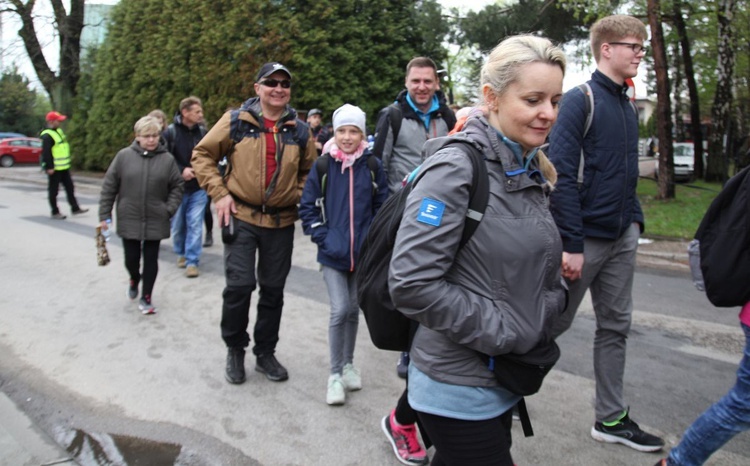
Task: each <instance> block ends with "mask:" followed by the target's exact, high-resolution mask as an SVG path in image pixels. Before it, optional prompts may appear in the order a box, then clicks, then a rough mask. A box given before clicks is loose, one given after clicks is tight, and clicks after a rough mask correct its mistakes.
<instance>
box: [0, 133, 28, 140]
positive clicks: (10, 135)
mask: <svg viewBox="0 0 750 466" xmlns="http://www.w3.org/2000/svg"><path fill="white" fill-rule="evenodd" d="M25 137H26V135H25V134H21V133H0V139H8V138H25Z"/></svg>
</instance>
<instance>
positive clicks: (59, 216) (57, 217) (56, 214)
mask: <svg viewBox="0 0 750 466" xmlns="http://www.w3.org/2000/svg"><path fill="white" fill-rule="evenodd" d="M52 218H53V219H55V220H65V219H66V218H68V217H66V216H65V215H63V214H61V213H60V212H57V213H55V214H52Z"/></svg>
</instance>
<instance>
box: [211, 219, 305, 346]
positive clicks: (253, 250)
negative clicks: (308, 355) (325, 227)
mask: <svg viewBox="0 0 750 466" xmlns="http://www.w3.org/2000/svg"><path fill="white" fill-rule="evenodd" d="M234 225H235V233H236V239H235V240H234V241H232V243H230V244H226V243H225V244H224V274H225V278H226V287H225V288H224V292H223V294H222V296H223V298H224V304H223V306H222V312H221V337H222V339H223V340H224V343H225V344H226V345H227V347H243V348H244V347H246V346H247V345H248V344H249V343H250V335H249V334H248V333H247V327H248V324H249V322H250V316H249V313H250V297H251V295H252V293H253V290H255V287H256V284H257V285H258V286H259V288H260V291H259V293H258V318H257V320H256V321H255V330H254V331H253V338H254V339H255V346H254V347H253V354H255V355H256V356H260V355H264V354H273V353H274V352H275V351H276V344H277V343H278V341H279V326H280V325H281V311H282V308H283V307H284V286H285V285H286V277H287V275H289V270H291V267H292V247H293V246H294V225H293V224H292V225H289V226H288V227H285V228H262V227H258V226H254V225H250V224H249V223H245V222H243V221H241V220H239V219H237V218H235V219H234ZM256 256H257V261H258V265H257V275H256V265H255V261H256Z"/></svg>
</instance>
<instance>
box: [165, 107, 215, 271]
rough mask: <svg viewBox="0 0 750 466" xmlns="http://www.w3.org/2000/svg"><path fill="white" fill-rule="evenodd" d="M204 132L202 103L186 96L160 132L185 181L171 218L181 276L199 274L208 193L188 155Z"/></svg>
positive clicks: (191, 153) (190, 154) (173, 240)
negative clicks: (178, 203) (170, 121)
mask: <svg viewBox="0 0 750 466" xmlns="http://www.w3.org/2000/svg"><path fill="white" fill-rule="evenodd" d="M205 134H206V128H205V127H204V126H203V104H202V103H201V100H200V99H199V98H197V97H192V96H191V97H186V98H184V99H182V101H181V102H180V110H179V113H178V114H177V115H175V117H174V121H173V122H172V123H171V124H170V125H169V126H168V127H167V129H166V130H165V131H164V139H165V140H166V141H167V147H168V148H169V152H171V153H172V155H173V156H174V158H175V160H176V161H177V166H178V168H179V169H180V173H182V179H183V180H185V192H184V194H183V195H182V203H181V204H180V208H179V209H177V213H175V215H174V217H172V244H173V246H174V252H175V254H177V266H178V267H180V268H184V269H186V270H185V276H186V277H188V278H195V277H197V276H198V275H199V272H198V263H199V261H200V257H201V253H202V252H203V243H202V239H203V218H204V215H205V210H206V205H207V204H208V195H207V194H206V191H204V190H202V189H201V188H200V186H198V180H196V179H195V172H194V171H193V166H192V165H191V164H190V158H191V157H192V155H193V148H194V147H195V146H196V145H197V144H198V142H200V140H201V139H202V138H203V136H204V135H205Z"/></svg>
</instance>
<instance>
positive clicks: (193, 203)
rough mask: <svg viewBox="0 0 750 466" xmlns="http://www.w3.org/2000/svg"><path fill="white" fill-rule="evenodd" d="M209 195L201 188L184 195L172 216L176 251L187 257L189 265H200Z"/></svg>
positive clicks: (173, 239) (179, 254) (186, 260)
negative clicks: (204, 217) (204, 218)
mask: <svg viewBox="0 0 750 466" xmlns="http://www.w3.org/2000/svg"><path fill="white" fill-rule="evenodd" d="M206 204H208V195H207V194H206V191H204V190H202V189H199V190H198V191H195V192H192V193H185V194H183V195H182V203H181V204H180V207H179V208H178V209H177V212H176V213H175V214H174V217H172V244H173V246H174V252H175V254H177V255H178V256H182V257H184V258H185V262H186V264H187V265H198V262H199V261H200V258H201V252H203V216H204V215H205V210H206Z"/></svg>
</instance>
